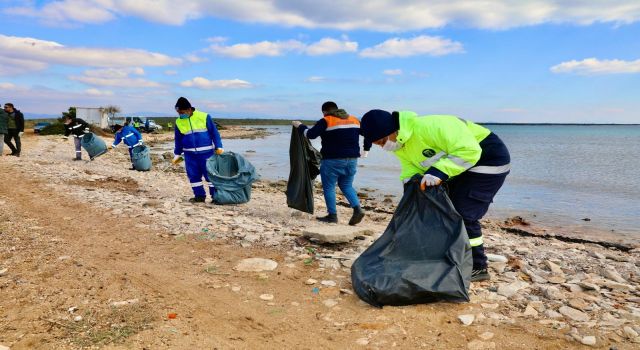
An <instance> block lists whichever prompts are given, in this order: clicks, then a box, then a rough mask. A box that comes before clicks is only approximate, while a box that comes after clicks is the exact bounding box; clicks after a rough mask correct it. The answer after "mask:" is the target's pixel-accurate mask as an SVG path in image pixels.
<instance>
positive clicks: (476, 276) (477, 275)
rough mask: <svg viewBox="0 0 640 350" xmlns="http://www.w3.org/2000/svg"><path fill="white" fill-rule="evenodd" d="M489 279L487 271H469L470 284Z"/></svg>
mask: <svg viewBox="0 0 640 350" xmlns="http://www.w3.org/2000/svg"><path fill="white" fill-rule="evenodd" d="M490 279H491V275H489V271H487V269H486V268H485V269H473V271H471V282H479V281H488V280H490Z"/></svg>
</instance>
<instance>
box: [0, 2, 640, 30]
mask: <svg viewBox="0 0 640 350" xmlns="http://www.w3.org/2000/svg"><path fill="white" fill-rule="evenodd" d="M30 3H34V2H30ZM354 9H357V10H355V11H354ZM5 12H7V13H10V14H12V15H24V16H30V17H35V18H40V19H41V20H43V21H46V22H47V23H51V24H59V23H66V22H72V23H73V22H75V23H80V24H82V23H104V22H105V21H109V20H113V19H114V18H116V17H138V18H142V19H145V20H147V21H151V22H157V23H163V24H168V25H182V24H184V23H185V22H186V21H188V20H191V19H196V18H202V17H212V18H222V19H230V20H236V21H242V22H247V23H263V24H271V25H277V26H283V27H292V26H297V27H305V28H331V29H339V30H374V31H387V32H401V31H415V30H422V29H429V28H441V27H444V26H448V25H456V26H462V27H472V28H485V29H504V28H512V27H521V26H531V25H538V24H544V23H568V24H577V25H589V24H593V23H613V24H629V23H633V22H637V21H639V20H640V2H638V1H637V0H607V1H588V0H573V1H566V0H564V1H563V0H527V1H522V0H483V1H469V0H429V1H424V0H371V1H366V2H363V1H361V0H325V1H299V0H270V1H265V0H243V1H237V0H217V1H211V0H180V1H177V0H57V1H51V2H49V3H46V4H44V5H39V6H34V5H28V6H21V7H13V8H9V9H6V10H5Z"/></svg>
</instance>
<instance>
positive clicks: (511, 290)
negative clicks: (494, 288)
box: [498, 281, 529, 298]
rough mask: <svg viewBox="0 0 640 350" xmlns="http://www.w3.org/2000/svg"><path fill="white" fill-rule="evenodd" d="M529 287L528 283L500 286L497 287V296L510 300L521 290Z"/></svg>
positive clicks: (516, 282) (519, 282)
mask: <svg viewBox="0 0 640 350" xmlns="http://www.w3.org/2000/svg"><path fill="white" fill-rule="evenodd" d="M528 286H529V283H527V282H524V281H515V282H512V283H509V284H502V285H500V286H498V294H499V295H502V296H504V297H507V298H510V297H512V296H514V295H516V293H518V292H519V291H520V290H521V289H523V288H526V287H528Z"/></svg>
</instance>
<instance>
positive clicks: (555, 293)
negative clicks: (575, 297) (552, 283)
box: [543, 287, 564, 300]
mask: <svg viewBox="0 0 640 350" xmlns="http://www.w3.org/2000/svg"><path fill="white" fill-rule="evenodd" d="M543 293H544V296H545V297H546V298H547V299H551V300H563V299H564V294H563V293H562V292H561V291H560V290H559V289H558V288H556V287H547V288H544V290H543Z"/></svg>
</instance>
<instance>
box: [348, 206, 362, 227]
mask: <svg viewBox="0 0 640 350" xmlns="http://www.w3.org/2000/svg"><path fill="white" fill-rule="evenodd" d="M363 218H364V211H362V208H360V206H357V207H354V208H353V215H351V220H349V225H351V226H355V225H357V224H359V223H360V221H362V219H363Z"/></svg>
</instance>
